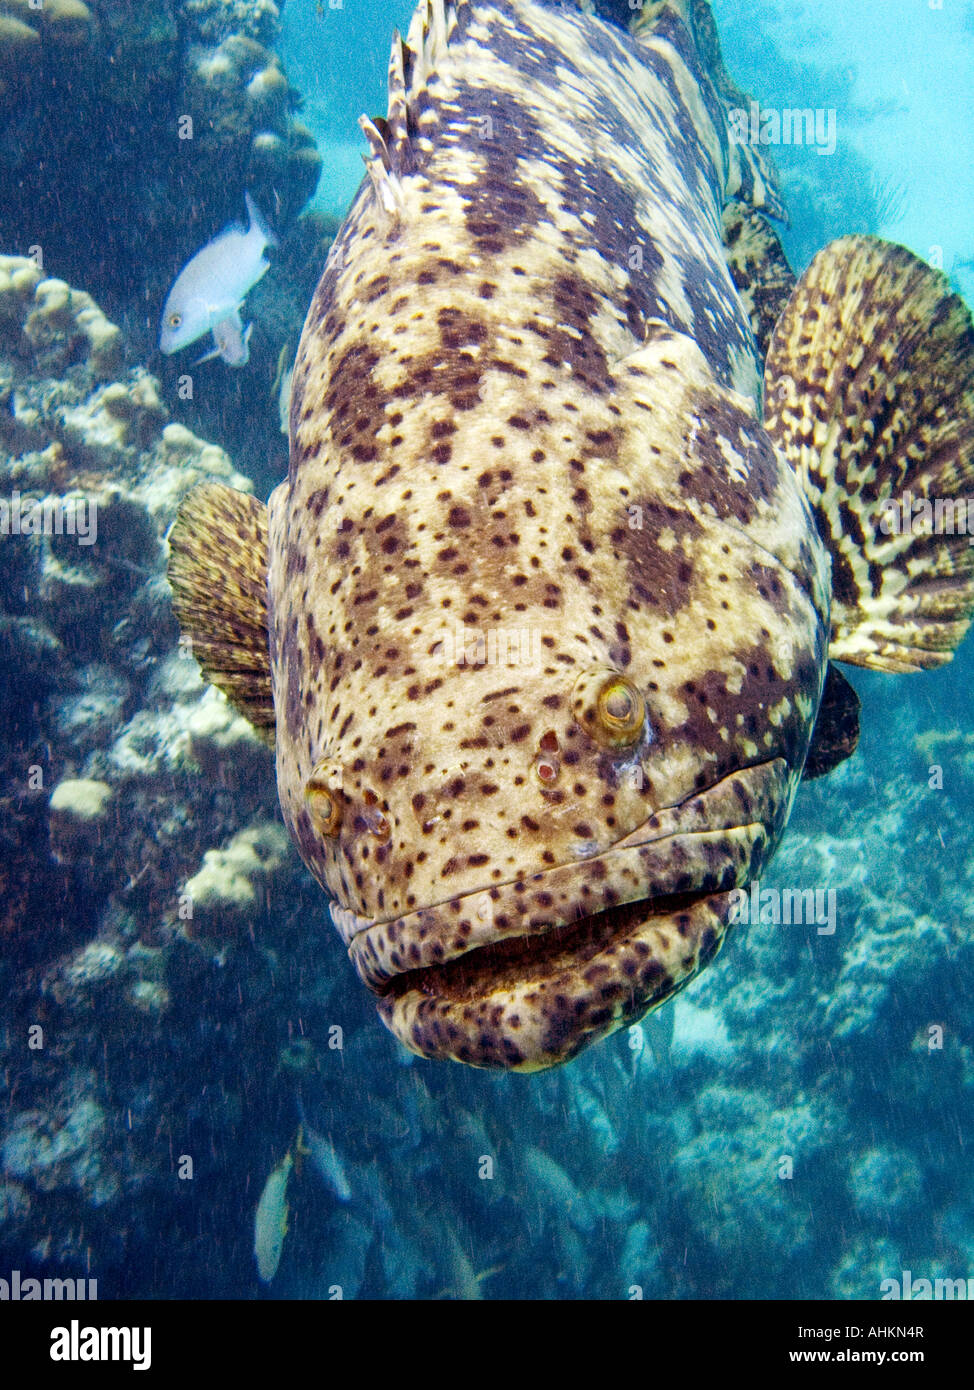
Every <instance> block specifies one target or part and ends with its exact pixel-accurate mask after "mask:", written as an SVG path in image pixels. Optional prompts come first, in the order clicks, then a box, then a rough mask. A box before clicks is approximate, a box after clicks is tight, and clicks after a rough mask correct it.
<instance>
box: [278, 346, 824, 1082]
mask: <svg viewBox="0 0 974 1390" xmlns="http://www.w3.org/2000/svg"><path fill="white" fill-rule="evenodd" d="M363 365H364V364H363V363H362V362H361V361H360V362H359V363H358V367H359V369H360V374H359V378H358V382H359V385H358V390H359V392H360V394H359V396H358V399H357V400H356V399H353V400H352V401H351V403H349V395H348V393H349V389H350V379H349V377H348V376H346V377H345V379H344V381H343V390H344V392H345V394H344V396H343V398H342V406H339V407H338V409H339V410H341V409H342V408H343V407H344V412H345V413H344V418H345V419H347V420H349V421H351V422H352V431H351V432H350V433H351V438H352V439H353V440H354V438H355V435H354V419H355V416H356V413H357V412H358V411H361V414H360V415H359V419H360V420H361V421H366V420H369V421H372V422H373V423H374V421H375V417H376V413H377V412H378V413H379V415H380V417H381V419H382V422H383V423H382V428H381V430H380V431H379V444H378V446H370V449H371V448H372V447H376V452H377V454H378V458H377V459H375V460H373V459H367V460H365V462H366V463H367V464H368V467H366V468H363V467H361V466H359V465H357V463H356V461H355V459H354V456H351V457H350V456H349V455H348V453H346V455H345V457H344V459H343V460H342V462H340V463H338V464H336V463H335V462H332V463H331V464H330V465H329V467H328V468H327V470H322V471H321V472H320V473H319V474H318V475H317V477H316V482H315V484H314V485H313V486H312V485H309V483H308V482H307V481H306V480H304V481H302V479H303V476H304V470H303V469H299V470H298V471H297V472H296V473H295V474H294V475H293V476H292V479H291V481H290V482H286V483H283V484H281V486H280V487H279V488H278V489H277V491H276V492H275V493H274V494H273V496H272V498H271V500H270V540H269V595H270V605H271V623H270V631H271V659H272V671H273V682H274V705H275V708H276V711H277V765H278V786H279V791H280V796H281V803H282V807H283V811H284V815H285V819H286V821H287V823H288V825H289V828H290V830H291V832H292V834H293V836H294V839H295V841H296V843H297V845H298V847H299V849H300V852H301V854H302V856H303V858H304V860H305V862H306V864H307V865H308V867H309V868H310V870H311V871H312V873H313V874H314V875H315V876H316V878H317V879H318V880H319V882H320V883H321V884H322V885H323V886H324V887H325V888H326V889H327V891H328V893H329V894H330V895H331V897H332V899H333V903H332V906H331V915H332V917H333V920H334V923H335V925H336V927H337V928H338V930H339V932H340V934H341V936H342V938H343V940H344V941H345V943H346V945H347V947H348V950H349V954H350V956H351V958H352V960H353V962H354V964H355V967H356V969H357V971H358V973H359V975H360V977H361V978H362V980H363V981H364V982H365V983H366V984H367V985H368V986H369V988H371V989H372V990H374V991H375V993H376V994H377V996H378V1001H379V1002H378V1008H379V1012H380V1015H381V1017H382V1018H383V1020H384V1022H385V1023H386V1024H387V1026H388V1027H389V1028H390V1029H391V1030H392V1032H393V1033H394V1034H395V1035H396V1036H397V1037H398V1038H399V1039H400V1040H401V1041H402V1042H403V1043H404V1044H405V1045H406V1046H407V1047H409V1048H411V1049H413V1050H414V1051H416V1052H419V1053H421V1054H423V1055H425V1056H430V1057H450V1058H454V1059H457V1060H461V1061H464V1062H467V1063H470V1064H473V1065H476V1066H485V1067H505V1068H515V1069H520V1070H534V1069H539V1068H543V1067H548V1066H552V1065H554V1064H556V1063H558V1062H561V1061H564V1060H566V1059H568V1058H570V1057H572V1056H574V1055H575V1054H576V1053H577V1052H578V1051H579V1050H580V1049H581V1048H582V1047H584V1046H585V1045H587V1044H588V1043H590V1042H592V1041H593V1040H595V1039H597V1038H599V1037H601V1036H604V1035H605V1034H607V1033H610V1032H612V1031H614V1030H615V1029H617V1028H619V1027H621V1026H623V1025H624V1024H626V1023H628V1022H632V1021H634V1020H636V1019H638V1018H639V1017H640V1016H641V1015H642V1014H643V1013H645V1012H646V1010H647V1009H648V1008H650V1007H652V1006H654V1005H655V1004H658V1003H660V1002H662V1001H663V1000H664V999H665V998H667V997H668V996H669V995H671V994H672V993H673V992H674V991H675V990H676V989H678V988H680V987H681V986H682V985H683V984H685V983H686V982H687V981H688V980H689V979H690V978H691V977H692V976H693V975H694V973H695V972H696V971H697V970H698V969H699V968H700V967H701V966H702V965H703V964H704V963H705V962H706V961H707V960H709V959H710V958H711V957H712V956H713V955H714V954H715V952H716V951H717V949H718V947H719V945H720V943H721V940H722V938H723V935H724V931H725V928H726V925H727V922H728V918H729V914H730V904H731V890H732V889H733V888H734V887H735V885H740V884H743V883H745V882H747V880H748V879H749V877H750V876H751V875H753V874H754V873H755V872H757V871H758V869H759V868H760V865H761V864H762V863H763V862H764V860H765V858H766V857H767V856H768V855H769V853H770V852H771V851H772V850H773V848H774V845H775V843H776V840H777V837H778V834H779V832H780V830H781V828H782V827H783V824H784V821H785V819H786V817H787V813H788V810H789V807H790V802H791V798H792V795H793V792H794V789H795V785H796V782H797V779H798V777H799V776H800V773H801V767H802V763H803V760H804V757H805V753H806V750H807V747H808V740H809V736H810V733H811V729H812V724H813V721H814V714H815V710H816V707H817V704H818V700H819V695H820V691H821V687H822V679H823V674H824V670H825V659H826V657H825V645H826V631H827V612H828V599H827V597H826V594H827V589H826V581H827V573H826V569H825V567H824V562H823V560H822V556H821V553H820V549H819V547H818V542H817V537H816V535H815V531H814V527H813V525H812V523H811V520H810V516H809V513H808V511H807V508H806V506H805V504H804V502H803V500H802V498H801V496H800V493H799V490H798V488H797V486H796V485H795V483H794V481H793V478H792V475H791V473H790V470H789V469H788V467H787V465H786V464H785V463H784V462H783V460H782V459H781V458H780V456H779V455H778V454H777V453H776V451H775V450H774V448H773V447H772V445H771V443H770V440H769V439H768V438H767V436H766V435H765V434H764V431H763V430H762V429H761V427H760V425H759V424H758V422H757V420H756V418H755V415H754V408H753V404H752V403H750V402H749V401H747V400H745V399H744V398H742V397H738V396H736V395H735V394H734V393H732V392H730V391H727V390H724V389H722V388H719V387H718V386H717V385H716V384H715V383H714V381H713V378H712V376H711V374H710V372H709V369H708V368H707V366H706V364H705V362H704V360H703V358H702V356H701V355H700V353H699V351H698V350H697V348H696V346H695V345H694V344H693V343H692V342H691V341H690V340H689V339H686V338H684V337H681V335H679V334H675V333H672V332H670V331H668V330H666V329H665V328H664V327H663V326H662V325H660V326H659V327H658V328H657V329H656V330H654V332H653V335H652V337H651V341H650V342H649V343H648V344H647V346H646V347H645V348H644V349H642V350H641V351H640V352H639V353H637V354H635V355H634V356H633V357H632V358H630V359H628V360H626V361H624V362H622V363H620V364H618V366H617V367H616V368H615V370H614V372H613V377H612V381H611V390H610V391H607V392H606V393H605V394H603V395H600V396H598V397H597V398H592V399H589V400H587V401H585V400H584V399H583V398H579V397H576V398H575V399H574V400H573V399H572V397H571V396H570V395H569V394H568V393H565V392H563V391H562V392H559V391H558V390H557V389H556V390H554V391H553V390H551V389H550V387H549V388H542V387H540V386H538V387H536V388H534V389H532V388H531V387H530V386H527V385H525V383H523V382H521V383H519V384H518V385H519V389H518V390H517V392H511V391H510V386H509V378H508V384H506V390H507V394H506V397H503V396H502V397H500V398H499V399H496V398H495V399H490V400H489V401H488V408H487V409H481V408H470V409H466V410H457V409H456V408H453V409H451V408H450V407H449V401H448V400H447V399H445V398H444V399H440V400H438V399H437V398H435V397H434V398H433V399H432V400H430V399H428V398H427V399H424V400H422V401H421V402H407V403H405V404H403V403H400V402H401V397H397V396H396V395H395V393H394V392H393V393H391V395H390V398H389V399H386V400H379V401H377V400H376V396H375V393H374V386H375V383H376V381H377V380H379V379H381V378H380V373H379V371H378V365H377V364H375V363H373V364H372V365H371V366H369V368H368V370H367V371H366V372H364V374H363V373H362V371H361V369H362V367H363ZM334 370H335V368H334V366H333V367H332V372H334ZM548 379H549V380H550V378H548ZM295 380H296V385H295V396H294V399H293V402H292V431H293V433H294V435H295V437H296V438H297V441H298V448H299V449H300V451H301V455H302V458H303V459H307V458H309V457H313V456H314V453H315V448H316V444H318V443H319V441H320V435H317V434H316V433H315V431H316V429H318V428H319V426H318V425H317V424H316V421H320V419H321V418H322V415H323V414H324V412H323V411H322V409H321V402H322V399H323V398H324V399H327V395H328V390H329V389H330V388H329V386H328V378H327V377H326V376H325V375H324V374H321V376H320V377H319V376H317V375H316V373H315V370H314V368H313V366H310V365H308V364H305V366H304V367H302V364H301V361H300V359H299V365H298V371H297V373H296V378H295ZM447 390H449V387H447ZM321 393H323V395H322V394H321ZM329 418H331V417H329ZM330 431H331V436H330V437H331V438H333V437H334V434H335V427H334V424H332V425H331V426H330ZM438 444H440V445H442V444H445V445H447V446H448V447H447V448H446V449H441V450H440V454H439V457H440V458H441V459H444V460H448V462H449V466H448V467H446V466H443V467H441V468H438V467H436V466H435V463H434V464H433V465H432V466H431V453H432V455H433V458H434V459H435V458H436V457H437V455H436V454H435V452H434V451H435V450H436V448H437V445H438ZM352 447H353V450H354V444H353V446H352ZM323 452H324V448H323V447H322V448H319V453H323ZM400 470H401V471H400ZM377 478H378V480H379V481H378V482H376V479H377Z"/></svg>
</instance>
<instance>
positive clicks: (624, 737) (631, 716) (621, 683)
mask: <svg viewBox="0 0 974 1390" xmlns="http://www.w3.org/2000/svg"><path fill="white" fill-rule="evenodd" d="M572 713H573V715H574V716H575V719H576V720H577V721H578V723H579V724H581V726H582V728H583V729H584V730H585V732H586V733H587V734H589V735H590V737H592V738H593V739H595V741H596V743H599V744H601V745H602V747H603V748H631V747H632V745H633V744H635V743H638V742H639V739H640V737H641V736H642V732H643V726H644V724H645V722H646V701H645V700H644V699H643V694H642V691H641V690H640V689H639V687H638V686H637V685H634V684H633V682H632V681H631V680H630V679H629V677H628V676H623V675H622V674H621V673H620V672H618V671H612V670H607V669H606V668H605V667H601V668H599V667H597V668H596V669H594V670H591V671H586V672H585V673H584V674H583V675H581V676H579V678H578V680H577V681H576V682H575V690H574V694H573V696H572Z"/></svg>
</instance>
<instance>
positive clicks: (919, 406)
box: [765, 236, 974, 671]
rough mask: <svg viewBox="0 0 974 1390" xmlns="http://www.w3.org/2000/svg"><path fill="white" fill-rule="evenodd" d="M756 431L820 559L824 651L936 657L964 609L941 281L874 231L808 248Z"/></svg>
mask: <svg viewBox="0 0 974 1390" xmlns="http://www.w3.org/2000/svg"><path fill="white" fill-rule="evenodd" d="M765 428H766V429H767V431H768V433H769V434H770V435H771V437H772V439H773V440H774V441H775V443H776V444H777V445H778V447H779V448H780V449H782V450H783V451H784V453H785V454H786V456H787V457H788V458H789V460H790V461H791V463H792V465H793V466H794V468H795V471H796V473H797V475H798V478H799V480H800V482H801V485H802V487H803V489H804V491H805V494H806V497H807V498H808V500H809V502H810V503H811V505H812V507H813V509H814V512H815V516H816V521H817V524H818V529H819V532H820V534H821V536H822V539H823V540H824V542H825V545H826V547H827V548H828V550H829V552H830V553H831V558H832V633H831V644H830V647H829V655H830V656H831V657H832V659H833V660H837V661H848V662H851V663H853V664H854V665H858V666H870V667H874V668H876V669H878V670H883V671H917V670H921V669H923V668H926V667H932V666H940V665H942V664H943V663H944V662H946V661H949V660H950V657H951V654H952V653H953V650H954V648H955V647H956V646H957V645H958V643H959V642H960V641H961V639H962V637H963V636H964V633H965V632H966V631H967V628H968V626H969V625H970V622H971V615H972V611H974V548H972V547H971V545H970V539H971V537H970V535H969V534H967V532H968V530H969V527H968V525H967V518H968V516H971V519H972V520H974V503H972V505H971V506H970V507H968V506H967V503H966V499H965V496H964V494H965V492H972V491H974V327H972V323H971V315H970V312H969V310H968V309H967V306H966V305H965V304H964V302H963V300H961V299H960V298H959V297H958V296H957V295H954V294H952V293H951V292H950V289H949V286H948V284H947V281H946V278H945V277H944V276H943V275H942V274H940V273H939V272H937V271H934V270H931V269H930V267H929V266H928V265H926V264H925V263H924V262H923V261H921V260H919V259H918V258H917V257H916V256H914V255H913V254H912V253H911V252H910V251H907V250H905V249H904V248H903V247H901V246H893V245H890V244H889V243H888V242H883V241H879V240H877V239H876V238H875V237H862V236H855V237H843V238H842V239H841V240H839V241H836V242H833V243H832V244H831V245H830V246H828V247H826V248H825V250H824V251H821V252H819V254H818V255H817V256H816V257H815V259H814V261H813V262H812V264H811V265H810V266H809V268H808V269H807V270H806V271H805V273H804V274H803V275H802V277H801V279H800V280H799V282H798V284H797V286H796V287H795V291H794V293H793V295H792V297H791V299H790V300H789V303H788V306H787V308H786V309H785V311H784V313H783V314H782V317H781V319H780V321H779V323H778V325H777V328H776V329H775V332H774V337H773V339H772V343H771V348H770V351H769V353H768V359H767V364H766V369H765ZM918 507H919V512H920V514H921V517H922V518H923V519H924V520H925V519H926V516H927V515H929V516H930V518H931V519H932V520H933V521H934V534H930V533H929V529H926V530H925V529H924V528H923V527H922V526H921V527H918V526H917V525H915V524H913V515H914V512H915V511H916V510H917V508H918ZM938 516H939V518H940V520H941V522H942V523H943V524H941V525H940V526H939V531H940V532H941V533H940V534H938V533H937V529H938V528H937V525H936V519H937V517H938ZM904 522H906V523H907V524H904Z"/></svg>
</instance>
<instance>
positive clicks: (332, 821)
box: [304, 764, 342, 835]
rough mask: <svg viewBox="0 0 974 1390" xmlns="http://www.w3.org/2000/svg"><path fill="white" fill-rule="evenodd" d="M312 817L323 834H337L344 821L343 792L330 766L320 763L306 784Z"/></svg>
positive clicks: (306, 794)
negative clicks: (336, 782) (337, 785)
mask: <svg viewBox="0 0 974 1390" xmlns="http://www.w3.org/2000/svg"><path fill="white" fill-rule="evenodd" d="M304 795H305V799H306V800H307V803H308V809H309V811H310V812H311V819H312V820H313V821H314V823H315V827H316V829H318V830H319V831H320V832H321V834H322V835H337V834H338V831H339V827H340V826H341V823H342V794H341V790H340V788H338V787H336V786H335V785H334V776H333V775H332V772H331V769H330V767H328V766H324V765H321V764H319V765H318V766H317V767H316V768H315V769H314V771H313V772H312V774H311V776H310V777H309V778H308V780H307V782H306V783H305V786H304Z"/></svg>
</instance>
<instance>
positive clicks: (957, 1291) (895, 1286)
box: [879, 1269, 974, 1303]
mask: <svg viewBox="0 0 974 1390" xmlns="http://www.w3.org/2000/svg"><path fill="white" fill-rule="evenodd" d="M879 1296H880V1298H881V1299H883V1300H884V1301H885V1300H886V1299H904V1300H905V1301H907V1302H919V1303H925V1302H927V1301H928V1300H931V1299H947V1300H952V1299H968V1298H971V1299H974V1279H971V1278H967V1279H914V1277H913V1275H912V1273H911V1272H910V1270H908V1269H901V1270H900V1277H899V1278H898V1279H896V1278H892V1279H884V1280H883V1281H882V1282H881V1284H880V1286H879Z"/></svg>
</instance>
